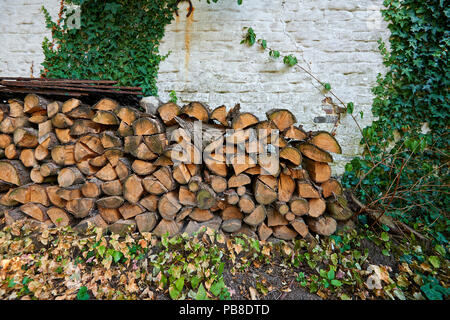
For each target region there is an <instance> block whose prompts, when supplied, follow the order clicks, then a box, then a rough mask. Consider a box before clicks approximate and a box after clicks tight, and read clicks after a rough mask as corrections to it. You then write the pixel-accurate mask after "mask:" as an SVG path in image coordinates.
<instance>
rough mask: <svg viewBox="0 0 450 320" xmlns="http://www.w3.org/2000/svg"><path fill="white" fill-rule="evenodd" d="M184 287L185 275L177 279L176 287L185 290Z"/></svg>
mask: <svg viewBox="0 0 450 320" xmlns="http://www.w3.org/2000/svg"><path fill="white" fill-rule="evenodd" d="M183 287H184V277H181V278H179V279H178V280H177V281H175V288H177V290H178V291H180V292H181V291H183Z"/></svg>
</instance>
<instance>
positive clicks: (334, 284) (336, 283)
mask: <svg viewBox="0 0 450 320" xmlns="http://www.w3.org/2000/svg"><path fill="white" fill-rule="evenodd" d="M331 285H333V286H335V287H340V286H342V282H340V281H339V280H336V279H333V280H331Z"/></svg>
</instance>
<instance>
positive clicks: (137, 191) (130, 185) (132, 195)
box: [123, 174, 144, 203]
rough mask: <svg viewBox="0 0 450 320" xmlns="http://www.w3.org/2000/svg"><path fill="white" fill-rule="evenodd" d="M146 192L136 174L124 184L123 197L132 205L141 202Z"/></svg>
mask: <svg viewBox="0 0 450 320" xmlns="http://www.w3.org/2000/svg"><path fill="white" fill-rule="evenodd" d="M143 192H144V188H143V187H142V180H141V179H140V178H139V177H138V176H136V175H135V174H133V175H131V176H129V177H128V178H126V180H125V182H124V184H123V197H124V198H125V200H127V201H129V202H131V203H137V202H139V199H140V197H141V195H142V193H143Z"/></svg>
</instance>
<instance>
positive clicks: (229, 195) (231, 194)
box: [225, 189, 239, 205]
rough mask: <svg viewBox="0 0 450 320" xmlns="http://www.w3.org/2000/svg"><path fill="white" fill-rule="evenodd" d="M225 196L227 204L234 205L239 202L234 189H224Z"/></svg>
mask: <svg viewBox="0 0 450 320" xmlns="http://www.w3.org/2000/svg"><path fill="white" fill-rule="evenodd" d="M225 197H226V200H227V202H228V203H229V204H231V205H235V204H237V203H238V202H239V195H238V194H237V193H236V191H235V190H234V189H229V190H226V191H225Z"/></svg>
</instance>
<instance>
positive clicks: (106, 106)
mask: <svg viewBox="0 0 450 320" xmlns="http://www.w3.org/2000/svg"><path fill="white" fill-rule="evenodd" d="M118 106H119V103H118V102H117V101H115V100H112V99H108V98H103V99H101V100H100V101H99V102H97V103H96V104H94V105H93V106H92V108H93V109H95V110H104V111H114V110H116V108H117V107H118Z"/></svg>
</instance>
